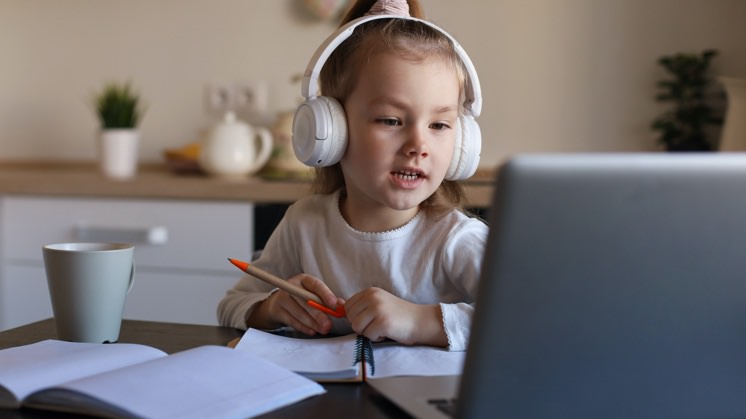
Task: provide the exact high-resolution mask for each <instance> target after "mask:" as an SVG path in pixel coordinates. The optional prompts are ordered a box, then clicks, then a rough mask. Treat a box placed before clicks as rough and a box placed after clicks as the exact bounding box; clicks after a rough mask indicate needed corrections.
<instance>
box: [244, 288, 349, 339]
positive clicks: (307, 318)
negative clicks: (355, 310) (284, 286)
mask: <svg viewBox="0 0 746 419" xmlns="http://www.w3.org/2000/svg"><path fill="white" fill-rule="evenodd" d="M288 282H291V283H293V284H295V285H299V286H301V287H303V288H305V289H307V290H308V291H311V292H312V293H314V294H316V295H318V296H319V298H321V300H322V301H323V302H324V305H326V306H328V307H332V308H333V307H336V306H337V305H339V304H344V300H342V299H341V298H337V297H336V296H335V295H334V293H332V292H331V290H330V289H329V288H328V287H327V286H326V284H324V283H323V282H322V281H321V280H320V279H318V278H316V277H313V276H311V275H306V274H300V275H296V276H294V277H292V278H290V279H288ZM247 325H248V326H253V327H259V328H267V329H271V328H273V327H278V326H281V325H286V326H290V327H292V328H293V329H295V330H297V331H299V332H301V333H304V334H307V335H314V334H316V333H321V334H322V335H325V334H327V333H329V331H330V330H331V328H332V321H331V319H330V318H329V315H327V314H325V313H323V312H321V311H319V310H316V309H314V308H312V307H310V306H309V305H308V304H306V302H305V301H304V300H302V299H300V298H298V297H294V296H292V295H290V294H289V293H287V292H286V291H283V290H278V291H276V292H274V293H273V294H272V295H270V296H269V298H267V299H266V300H264V301H263V302H262V303H260V304H259V306H258V307H256V308H255V309H254V311H253V312H252V314H251V315H250V316H249V318H248V319H247Z"/></svg>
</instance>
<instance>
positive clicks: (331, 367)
mask: <svg viewBox="0 0 746 419" xmlns="http://www.w3.org/2000/svg"><path fill="white" fill-rule="evenodd" d="M356 338H357V336H356V335H346V336H340V337H334V338H313V339H302V338H300V339H299V338H290V337H284V336H278V335H274V334H271V333H267V332H262V331H260V330H256V329H249V330H248V331H247V332H246V333H245V334H244V336H243V337H242V338H241V340H240V341H239V343H238V344H237V345H236V350H240V351H246V352H249V353H252V354H254V355H256V356H259V357H261V358H264V359H266V360H268V361H271V362H274V363H276V364H278V365H281V366H283V367H285V368H288V369H291V370H293V371H296V372H298V373H299V374H303V375H306V376H309V377H313V378H319V377H321V378H334V377H336V378H347V377H352V376H354V375H356V374H354V373H356V371H357V368H354V366H353V365H352V364H353V360H354V359H355V341H356ZM373 358H374V360H375V374H373V375H372V378H383V377H391V376H404V375H457V374H461V371H462V369H463V366H464V360H465V358H466V352H449V351H448V350H446V349H442V348H436V347H432V346H406V345H401V344H398V343H395V342H387V343H374V344H373ZM320 373H326V375H324V376H321V375H320Z"/></svg>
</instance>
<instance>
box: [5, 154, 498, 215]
mask: <svg viewBox="0 0 746 419" xmlns="http://www.w3.org/2000/svg"><path fill="white" fill-rule="evenodd" d="M493 173H494V171H493V170H489V169H487V170H480V171H479V172H478V173H477V175H475V176H474V178H472V179H470V180H469V181H466V182H464V186H465V191H466V196H467V200H468V206H471V207H487V206H489V205H490V199H491V197H492V189H493ZM310 193H311V187H310V182H309V181H304V180H267V179H262V178H259V177H248V176H245V177H240V178H220V177H211V176H206V175H201V174H177V173H174V172H172V171H170V170H169V169H168V168H167V167H166V166H165V165H159V164H149V165H144V164H141V165H140V167H139V169H138V173H137V176H135V177H134V178H132V179H129V180H112V179H108V178H106V177H104V176H103V175H102V174H101V173H100V172H99V170H98V168H97V167H96V165H95V164H94V163H92V162H66V161H56V162H0V195H3V194H15V195H32V196H34V195H36V196H70V197H73V196H77V197H116V198H151V199H189V200H222V201H250V202H255V203H289V202H293V201H295V200H297V199H298V198H301V197H303V196H305V195H308V194H310Z"/></svg>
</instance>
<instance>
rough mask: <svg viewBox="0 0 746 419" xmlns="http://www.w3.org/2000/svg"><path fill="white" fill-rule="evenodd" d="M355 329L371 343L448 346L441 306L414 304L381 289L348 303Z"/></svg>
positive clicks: (367, 291)
mask: <svg viewBox="0 0 746 419" xmlns="http://www.w3.org/2000/svg"><path fill="white" fill-rule="evenodd" d="M345 311H346V312H347V319H348V320H349V321H350V323H351V324H352V329H353V330H354V331H355V332H356V333H358V334H360V335H363V336H365V337H367V338H368V339H370V340H372V341H376V342H377V341H381V340H383V339H386V338H389V339H393V340H395V341H397V342H400V343H404V344H407V345H414V344H424V345H432V346H447V345H448V338H447V337H446V334H445V330H444V329H443V322H442V320H441V310H440V306H439V305H438V304H433V305H424V304H414V303H411V302H409V301H406V300H402V299H401V298H399V297H396V296H395V295H393V294H391V293H389V292H387V291H384V290H382V289H380V288H368V289H365V290H363V291H360V292H359V293H357V294H355V295H353V296H352V297H350V298H349V299H348V300H347V302H346V303H345Z"/></svg>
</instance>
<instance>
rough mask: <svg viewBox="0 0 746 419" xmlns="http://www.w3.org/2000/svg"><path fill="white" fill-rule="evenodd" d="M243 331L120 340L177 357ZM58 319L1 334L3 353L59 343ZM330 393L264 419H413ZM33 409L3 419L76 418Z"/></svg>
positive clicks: (214, 329) (145, 331) (131, 326)
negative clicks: (45, 342) (42, 343)
mask: <svg viewBox="0 0 746 419" xmlns="http://www.w3.org/2000/svg"><path fill="white" fill-rule="evenodd" d="M241 334H242V332H241V331H239V330H236V329H232V328H228V327H218V326H202V325H190V324H177V323H161V322H148V321H135V320H124V321H123V322H122V330H121V332H120V334H119V341H120V342H126V343H139V344H144V345H148V346H152V347H155V348H158V349H161V350H163V351H165V352H167V353H174V352H178V351H182V350H185V349H189V348H193V347H197V346H202V345H226V344H227V343H228V342H230V341H231V340H233V339H235V338H237V337H240V336H241ZM55 337H56V332H55V328H54V320H53V319H47V320H43V321H40V322H36V323H31V324H28V325H25V326H21V327H18V328H15V329H10V330H6V331H3V332H0V349H5V348H10V347H13V346H19V345H26V344H29V343H34V342H38V341H40V340H45V339H54V338H55ZM324 387H325V388H326V390H327V393H326V394H323V395H321V396H317V397H313V398H310V399H307V400H304V401H302V402H300V403H296V404H294V405H291V406H287V407H285V408H283V409H280V410H277V411H274V412H271V413H269V414H267V415H264V416H262V417H263V418H293V419H295V418H325V419H327V418H329V419H332V418H372V419H378V418H398V417H407V416H406V414H405V413H404V412H402V411H401V410H399V409H398V408H397V407H396V406H394V405H393V404H391V403H390V402H388V401H387V400H385V399H383V398H382V397H380V396H379V395H378V394H377V393H375V391H374V390H373V389H372V388H370V387H369V386H368V385H367V384H363V383H349V384H348V383H345V384H324ZM76 417H78V416H74V415H61V414H58V413H50V412H42V411H34V410H30V409H21V410H0V418H3V419H4V418H24V419H26V418H76Z"/></svg>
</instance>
